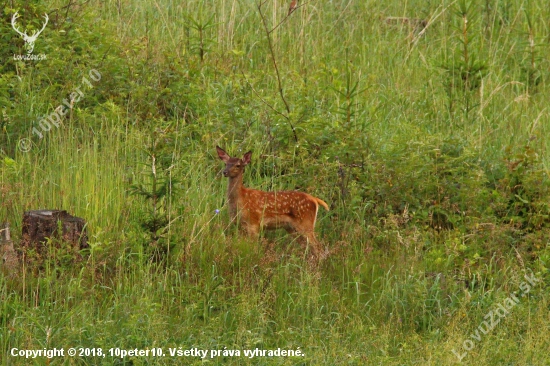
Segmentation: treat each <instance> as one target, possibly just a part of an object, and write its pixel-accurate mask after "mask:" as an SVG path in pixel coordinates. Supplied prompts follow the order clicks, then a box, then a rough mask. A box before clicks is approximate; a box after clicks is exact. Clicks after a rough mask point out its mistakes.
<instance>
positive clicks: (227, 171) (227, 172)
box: [223, 169, 229, 177]
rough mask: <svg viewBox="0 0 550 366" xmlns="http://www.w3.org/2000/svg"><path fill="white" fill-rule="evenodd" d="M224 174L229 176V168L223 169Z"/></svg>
mask: <svg viewBox="0 0 550 366" xmlns="http://www.w3.org/2000/svg"><path fill="white" fill-rule="evenodd" d="M223 176H224V177H229V169H224V170H223Z"/></svg>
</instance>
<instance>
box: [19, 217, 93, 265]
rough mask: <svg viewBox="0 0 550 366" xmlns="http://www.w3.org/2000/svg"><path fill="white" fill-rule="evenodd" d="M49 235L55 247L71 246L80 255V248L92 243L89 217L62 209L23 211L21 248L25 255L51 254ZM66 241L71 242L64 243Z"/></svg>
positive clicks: (41, 257) (38, 257)
mask: <svg viewBox="0 0 550 366" xmlns="http://www.w3.org/2000/svg"><path fill="white" fill-rule="evenodd" d="M48 239H49V241H50V243H51V244H53V248H55V249H63V250H65V252H64V253H62V254H68V253H66V252H67V250H68V251H69V252H71V253H72V254H75V255H78V256H79V254H78V252H79V251H80V249H84V248H87V247H88V237H87V234H86V221H85V220H84V219H81V218H80V217H75V216H72V215H70V214H68V213H67V211H62V210H36V211H27V212H25V213H24V214H23V230H22V236H21V251H22V253H23V255H25V257H27V258H28V257H29V256H31V257H32V256H37V258H36V259H39V260H40V259H43V258H44V257H47V255H48V245H47V243H48ZM63 244H68V247H67V245H63Z"/></svg>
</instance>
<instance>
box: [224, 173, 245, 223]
mask: <svg viewBox="0 0 550 366" xmlns="http://www.w3.org/2000/svg"><path fill="white" fill-rule="evenodd" d="M242 188H243V175H242V174H240V175H238V176H236V177H234V178H229V185H228V186H227V203H228V204H229V214H230V215H231V218H232V219H234V218H235V217H236V216H237V204H238V202H239V195H240V194H241V189H242Z"/></svg>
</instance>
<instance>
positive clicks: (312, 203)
mask: <svg viewBox="0 0 550 366" xmlns="http://www.w3.org/2000/svg"><path fill="white" fill-rule="evenodd" d="M216 150H217V151H218V156H219V157H220V159H221V160H222V161H223V162H224V163H225V169H224V171H223V175H224V176H226V177H228V178H229V185H228V187H227V202H228V204H229V216H230V218H231V221H232V222H233V221H238V222H239V223H240V224H241V225H242V226H243V227H244V228H245V229H246V231H247V233H248V235H250V236H254V237H258V236H259V234H260V228H265V229H267V230H272V229H278V228H283V229H285V230H286V231H288V232H289V233H298V234H299V235H300V236H302V237H303V238H305V239H306V240H307V241H308V242H310V243H311V244H312V247H313V255H314V256H315V257H316V258H317V259H319V258H320V255H321V248H319V242H318V241H317V238H315V232H314V228H315V220H316V218H317V211H318V210H319V205H321V206H323V207H324V208H325V209H326V210H328V205H327V204H326V203H325V201H323V200H321V199H319V198H317V197H313V196H311V195H309V194H307V193H303V192H297V191H281V192H264V191H258V190H256V189H250V188H245V187H244V186H243V172H244V167H245V166H247V165H248V164H249V163H250V156H251V155H252V152H251V151H249V152H247V153H246V154H244V157H243V158H242V159H239V158H232V157H231V156H229V155H228V154H227V153H226V152H225V151H224V150H223V149H222V148H221V147H219V146H216Z"/></svg>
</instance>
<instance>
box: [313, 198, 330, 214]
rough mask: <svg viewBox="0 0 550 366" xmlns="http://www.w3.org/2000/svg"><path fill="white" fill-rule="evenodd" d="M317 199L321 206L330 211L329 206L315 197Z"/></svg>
mask: <svg viewBox="0 0 550 366" xmlns="http://www.w3.org/2000/svg"><path fill="white" fill-rule="evenodd" d="M313 198H314V199H315V201H316V202H317V203H318V204H320V205H321V206H323V207H324V208H325V210H327V211H328V205H327V203H326V202H325V201H323V200H322V199H320V198H317V197H313Z"/></svg>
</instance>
